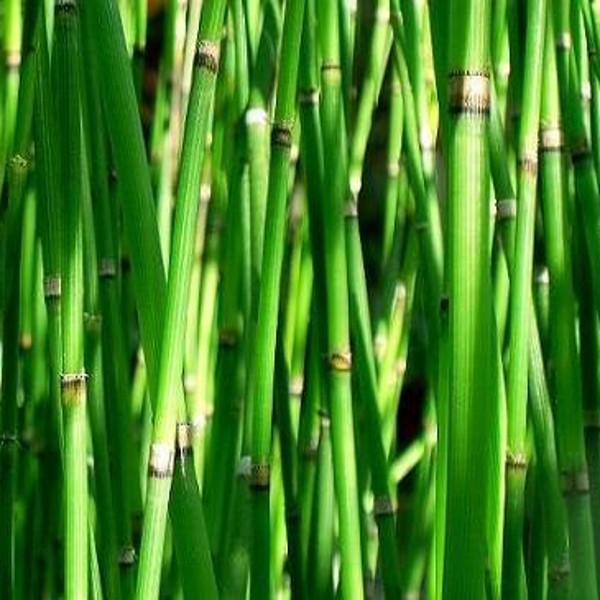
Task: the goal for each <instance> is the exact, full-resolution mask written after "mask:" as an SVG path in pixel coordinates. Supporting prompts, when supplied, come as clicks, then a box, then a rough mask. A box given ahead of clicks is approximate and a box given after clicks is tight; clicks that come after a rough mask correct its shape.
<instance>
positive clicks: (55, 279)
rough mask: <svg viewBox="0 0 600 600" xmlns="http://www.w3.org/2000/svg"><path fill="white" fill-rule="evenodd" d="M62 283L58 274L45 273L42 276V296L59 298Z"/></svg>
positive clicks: (48, 298)
mask: <svg viewBox="0 0 600 600" xmlns="http://www.w3.org/2000/svg"><path fill="white" fill-rule="evenodd" d="M61 293H62V285H61V278H60V275H46V277H44V298H46V300H50V299H51V298H60V296H61Z"/></svg>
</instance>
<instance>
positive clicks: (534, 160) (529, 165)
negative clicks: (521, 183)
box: [517, 152, 538, 176]
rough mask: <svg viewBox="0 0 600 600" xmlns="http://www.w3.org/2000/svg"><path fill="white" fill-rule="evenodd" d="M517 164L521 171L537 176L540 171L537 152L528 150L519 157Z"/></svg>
mask: <svg viewBox="0 0 600 600" xmlns="http://www.w3.org/2000/svg"><path fill="white" fill-rule="evenodd" d="M517 165H518V168H519V170H520V171H522V172H523V173H526V174H527V175H532V176H535V175H537V172H538V157H537V152H526V153H524V154H523V155H522V156H520V157H519V159H518V161H517Z"/></svg>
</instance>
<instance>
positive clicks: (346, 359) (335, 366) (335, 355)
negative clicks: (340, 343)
mask: <svg viewBox="0 0 600 600" xmlns="http://www.w3.org/2000/svg"><path fill="white" fill-rule="evenodd" d="M328 362H329V368H330V370H332V371H339V372H341V373H343V372H347V371H350V370H351V369H352V352H350V349H349V348H345V349H342V350H336V351H334V352H332V353H331V354H330V355H329V357H328Z"/></svg>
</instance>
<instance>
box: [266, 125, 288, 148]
mask: <svg viewBox="0 0 600 600" xmlns="http://www.w3.org/2000/svg"><path fill="white" fill-rule="evenodd" d="M292 137H293V136H292V128H291V127H290V126H289V125H285V124H279V123H278V124H275V125H273V129H272V130H271V143H272V144H273V145H274V146H281V147H282V148H291V147H292Z"/></svg>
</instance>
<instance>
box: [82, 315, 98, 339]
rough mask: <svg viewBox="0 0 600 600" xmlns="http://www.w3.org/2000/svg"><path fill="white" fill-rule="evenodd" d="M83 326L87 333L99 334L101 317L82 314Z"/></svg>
mask: <svg viewBox="0 0 600 600" xmlns="http://www.w3.org/2000/svg"><path fill="white" fill-rule="evenodd" d="M83 324H84V325H85V328H86V330H87V331H88V333H96V334H98V333H100V331H102V315H94V314H91V313H87V312H86V313H83Z"/></svg>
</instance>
